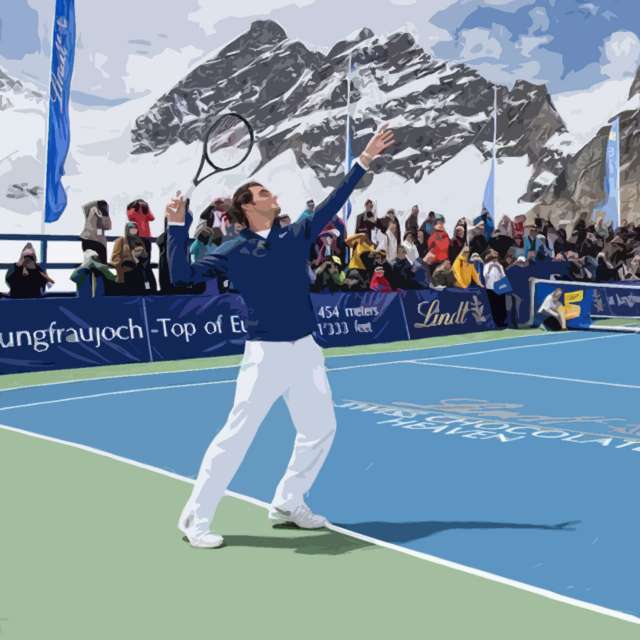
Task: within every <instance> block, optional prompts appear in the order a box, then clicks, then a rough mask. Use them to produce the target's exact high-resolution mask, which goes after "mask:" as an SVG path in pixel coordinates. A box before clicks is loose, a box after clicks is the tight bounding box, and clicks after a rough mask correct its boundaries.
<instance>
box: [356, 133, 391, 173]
mask: <svg viewBox="0 0 640 640" xmlns="http://www.w3.org/2000/svg"><path fill="white" fill-rule="evenodd" d="M395 141H396V139H395V137H394V135H393V131H392V130H391V129H389V127H388V126H387V125H384V126H383V127H382V128H381V129H380V130H379V131H378V132H377V133H376V134H375V135H374V136H373V137H372V138H371V140H369V143H368V144H367V147H366V149H365V150H364V151H363V152H362V154H361V155H360V161H361V162H362V163H363V164H364V165H365V166H366V167H368V166H369V163H370V162H371V161H372V160H373V159H374V158H377V157H378V156H379V155H381V154H382V153H384V152H385V151H386V150H387V149H388V148H389V147H390V146H391V145H393V144H394V143H395Z"/></svg>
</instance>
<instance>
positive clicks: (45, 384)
mask: <svg viewBox="0 0 640 640" xmlns="http://www.w3.org/2000/svg"><path fill="white" fill-rule="evenodd" d="M552 337H554V334H553V333H540V334H537V335H523V336H504V337H502V338H490V339H489V340H473V341H472V342H457V343H455V344H440V345H432V346H428V347H412V348H411V349H393V350H389V351H369V352H366V353H335V354H332V355H327V356H325V357H326V358H361V357H363V356H379V355H386V354H389V353H411V352H414V351H429V350H431V349H451V348H453V347H464V346H466V345H467V344H469V345H476V344H486V343H488V342H502V341H504V340H523V339H524V338H545V339H546V340H547V342H549V343H550V344H557V343H558V342H560V341H556V340H553V341H552V340H551V338H552ZM607 337H609V336H607ZM616 337H619V336H616ZM564 342H577V340H566V341H564ZM536 344H537V343H536ZM543 344H545V343H543ZM332 348H335V347H332ZM346 348H350V347H346ZM236 356H237V357H238V358H241V357H242V354H241V353H239V354H236ZM220 357H222V358H227V357H228V358H231V357H233V355H229V356H220ZM104 366H112V365H104ZM122 366H126V365H122ZM238 366H240V363H238V364H225V365H220V366H214V367H200V368H196V369H173V370H168V371H149V372H147V373H123V374H119V375H113V376H101V377H97V378H75V379H72V380H60V381H58V382H41V383H39V384H32V385H24V386H18V387H7V388H5V389H0V394H1V393H3V392H5V391H19V390H20V389H37V388H39V387H53V386H57V385H61V384H74V383H76V382H95V381H100V380H116V379H121V378H139V377H141V376H162V375H171V374H173V373H194V372H199V371H215V370H216V369H236V368H237V367H238ZM61 371H64V369H55V370H53V371H50V372H47V371H41V372H40V373H51V374H56V373H60V372H61Z"/></svg>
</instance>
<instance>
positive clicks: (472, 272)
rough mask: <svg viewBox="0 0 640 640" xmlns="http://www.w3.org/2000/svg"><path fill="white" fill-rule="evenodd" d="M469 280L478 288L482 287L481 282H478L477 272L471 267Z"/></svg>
mask: <svg viewBox="0 0 640 640" xmlns="http://www.w3.org/2000/svg"><path fill="white" fill-rule="evenodd" d="M471 279H472V280H473V281H474V282H475V283H476V284H477V285H478V286H479V287H484V285H483V284H482V280H480V276H479V275H478V270H477V269H476V268H475V267H474V266H473V265H471Z"/></svg>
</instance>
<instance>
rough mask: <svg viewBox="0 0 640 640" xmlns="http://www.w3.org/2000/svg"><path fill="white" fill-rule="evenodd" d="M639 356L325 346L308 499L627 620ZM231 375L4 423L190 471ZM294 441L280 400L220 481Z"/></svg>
mask: <svg viewBox="0 0 640 640" xmlns="http://www.w3.org/2000/svg"><path fill="white" fill-rule="evenodd" d="M639 352H640V336H638V335H629V334H619V333H592V332H580V333H578V332H575V333H573V332H572V333H569V334H549V333H542V332H541V333H540V334H539V335H533V336H528V337H524V338H518V339H515V340H494V341H487V342H485V343H480V344H478V343H475V344H460V345H456V346H449V347H441V348H432V349H422V350H407V351H403V352H393V353H384V354H369V355H357V356H354V355H351V356H332V357H328V358H327V368H328V369H329V376H330V379H331V383H332V387H333V395H334V401H335V405H336V414H337V418H338V433H337V436H336V440H335V445H334V448H333V450H332V452H331V454H330V456H329V458H328V460H327V463H326V465H325V467H324V468H323V471H322V473H321V474H320V477H319V478H318V482H317V483H316V485H315V486H314V488H313V490H312V492H311V493H310V495H309V496H308V502H309V504H310V505H311V506H312V508H313V509H314V510H316V511H318V512H320V513H324V514H326V515H327V516H328V517H329V519H330V520H331V521H332V522H333V523H335V524H338V525H340V526H342V527H344V528H346V529H349V530H351V531H354V532H357V533H361V534H365V535H367V536H370V537H373V538H377V539H379V540H383V541H386V542H391V543H394V544H397V545H402V546H404V547H407V548H409V549H412V550H415V551H419V552H423V553H427V554H430V555H433V556H437V557H439V558H442V559H446V560H450V561H454V562H456V563H460V564H463V565H466V566H468V567H473V568H475V569H480V570H483V571H487V572H490V573H492V574H497V575H499V576H502V577H505V578H510V579H513V580H517V581H519V582H523V583H527V584H529V585H532V586H535V587H540V588H543V589H547V590H551V591H553V592H555V593H558V594H562V595H565V596H569V597H572V598H576V599H578V600H581V601H584V602H587V603H591V604H596V605H600V606H603V607H607V608H609V609H613V610H616V611H619V612H624V613H628V614H632V615H635V616H638V615H640V595H639V594H640V580H639V578H638V576H640V560H638V556H637V555H636V554H635V545H636V543H637V540H638V539H639V538H640V516H639V515H638V509H637V499H636V494H637V484H638V469H639V468H640V418H639V417H638V406H639V400H640V382H639V378H638V375H637V372H636V369H637V362H638V354H639ZM236 371H237V369H236V367H224V368H215V369H207V370H200V371H185V372H176V373H162V374H149V375H136V376H129V377H116V378H111V379H101V380H100V379H94V380H85V381H77V382H67V383H58V384H51V385H44V386H36V387H31V388H23V389H15V390H5V391H2V392H0V423H2V424H4V425H8V426H12V427H16V428H20V429H24V430H27V431H31V432H34V433H39V434H44V435H47V436H52V437H56V438H61V439H64V440H68V441H72V442H76V443H81V444H84V445H88V446H91V447H95V448H97V449H100V450H103V451H107V452H110V453H114V454H117V455H120V456H123V457H126V458H129V459H131V460H135V461H138V462H143V463H146V464H150V465H153V466H156V467H160V468H163V469H166V470H168V471H172V472H176V473H179V474H181V475H186V476H190V477H194V476H195V474H196V472H197V469H198V465H199V462H200V459H201V456H202V453H203V451H204V450H205V448H206V447H207V445H208V443H209V441H210V440H211V438H212V436H213V435H214V433H215V432H216V430H217V429H219V428H220V427H221V426H222V424H223V422H224V420H225V418H226V414H227V412H228V410H229V408H230V406H231V402H232V397H233V390H234V384H233V383H234V381H235V376H236ZM293 436H294V431H293V426H292V424H291V421H290V418H289V416H288V413H287V411H286V407H285V405H284V403H283V402H282V401H278V402H277V403H276V405H274V407H273V408H272V410H271V412H270V414H269V415H268V417H267V419H266V421H265V423H264V425H263V426H262V428H261V430H260V431H259V433H258V437H257V438H256V440H255V442H254V443H253V445H252V447H251V449H250V450H249V453H248V454H247V457H246V459H245V460H244V463H243V465H242V467H241V469H240V472H239V473H238V475H237V477H236V478H235V480H234V482H233V483H232V485H231V489H232V490H234V491H236V492H238V493H241V494H244V495H247V496H251V497H253V498H256V499H259V500H262V501H269V500H270V499H271V496H272V492H273V490H274V489H275V486H276V484H277V481H278V480H279V478H280V475H281V474H282V472H283V470H284V468H285V467H286V464H287V461H288V459H289V455H290V451H291V446H292V443H293ZM176 516H177V514H176ZM217 527H218V528H219V529H220V531H221V533H224V522H219V523H217ZM176 535H178V532H177V531H176Z"/></svg>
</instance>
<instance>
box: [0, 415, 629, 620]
mask: <svg viewBox="0 0 640 640" xmlns="http://www.w3.org/2000/svg"><path fill="white" fill-rule="evenodd" d="M0 429H4V430H5V431H12V432H14V433H19V434H22V435H25V436H29V437H31V438H36V439H38V440H45V441H47V442H53V443H56V444H60V445H63V446H67V447H72V448H74V449H80V450H82V451H86V452H88V453H93V454H94V455H98V456H100V457H103V458H108V459H110V460H115V461H116V462H122V463H124V464H128V465H130V466H132V467H136V468H138V469H143V470H145V471H151V472H152V473H156V474H158V475H161V476H165V477H167V478H172V479H173V480H178V481H180V482H184V483H186V484H191V485H192V484H194V480H193V479H192V478H188V477H186V476H183V475H180V474H177V473H174V472H172V471H166V470H165V469H161V468H160V467H155V466H153V465H149V464H145V463H143V462H137V461H136V460H131V459H130V458H125V457H123V456H119V455H116V454H114V453H109V452H107V451H102V450H101V449H95V448H94V447H89V446H87V445H84V444H78V443H77V442H71V441H69V440H62V439H60V438H54V437H51V436H45V435H42V434H40V433H33V432H31V431H27V430H25V429H19V428H17V427H10V426H8V425H4V424H0ZM225 493H226V495H228V496H230V497H232V498H236V499H238V500H242V501H243V502H247V503H249V504H252V505H254V506H257V507H261V508H263V509H268V508H269V505H268V504H267V503H266V502H262V501H261V500H257V499H255V498H252V497H250V496H245V495H243V494H241V493H236V492H235V491H226V492H225ZM327 529H330V530H331V531H335V532H336V533H340V534H342V535H344V536H347V537H349V538H354V539H356V540H361V541H363V542H368V543H369V544H372V545H375V546H378V547H383V548H385V549H389V550H391V551H396V552H398V553H402V554H404V555H408V556H412V557H414V558H419V559H421V560H426V561H428V562H431V563H433V564H436V565H439V566H442V567H446V568H448V569H453V570H454V571H460V572H462V573H466V574H469V575H472V576H476V577H479V578H484V579H485V580H490V581H491V582H496V583H498V584H503V585H505V586H508V587H513V588H515V589H519V590H521V591H526V592H528V593H533V594H535V595H538V596H542V597H543V598H547V599H549V600H554V601H556V602H561V603H563V604H568V605H571V606H574V607H578V608H580V609H586V610H587V611H592V612H594V613H600V614H602V615H605V616H608V617H611V618H616V619H618V620H624V621H625V622H632V623H634V624H640V618H639V617H636V616H633V615H631V614H629V613H622V612H621V611H616V610H615V609H609V608H607V607H602V606H600V605H597V604H592V603H590V602H584V601H583V600H578V599H576V598H571V597H569V596H564V595H561V594H559V593H555V592H554V591H549V590H548V589H542V588H540V587H535V586H533V585H530V584H527V583H526V582H520V581H518V580H512V579H511V578H505V577H503V576H500V575H497V574H495V573H491V572H489V571H483V570H481V569H475V568H474V567H469V566H467V565H464V564H459V563H457V562H452V561H451V560H444V559H443V558H438V557H437V556H432V555H430V554H428V553H423V552H421V551H414V550H413V549H407V548H406V547H402V546H400V545H397V544H393V543H391V542H385V541H384V540H378V539H377V538H372V537H371V536H365V535H363V534H361V533H356V532H354V531H350V530H349V529H343V528H342V527H337V526H335V525H332V524H329V525H328V526H327ZM217 553H223V551H218V552H217Z"/></svg>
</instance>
